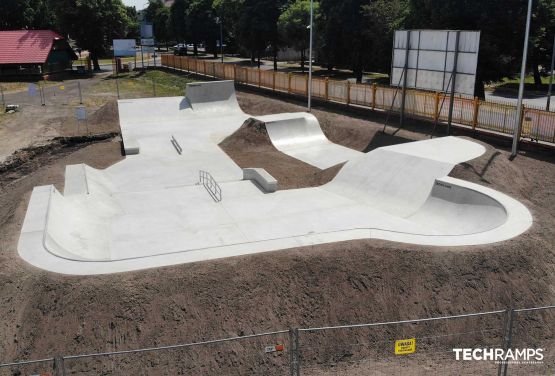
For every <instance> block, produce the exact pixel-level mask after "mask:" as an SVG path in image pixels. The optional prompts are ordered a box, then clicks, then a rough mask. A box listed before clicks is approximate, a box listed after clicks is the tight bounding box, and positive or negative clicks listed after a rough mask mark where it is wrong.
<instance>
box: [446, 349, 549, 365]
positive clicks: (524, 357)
mask: <svg viewBox="0 0 555 376" xmlns="http://www.w3.org/2000/svg"><path fill="white" fill-rule="evenodd" d="M544 350H545V349H539V348H538V349H532V348H523V349H506V350H505V349H500V348H475V349H472V348H459V349H453V352H454V353H455V360H462V361H469V360H470V361H472V360H473V361H494V362H495V364H543V358H544Z"/></svg>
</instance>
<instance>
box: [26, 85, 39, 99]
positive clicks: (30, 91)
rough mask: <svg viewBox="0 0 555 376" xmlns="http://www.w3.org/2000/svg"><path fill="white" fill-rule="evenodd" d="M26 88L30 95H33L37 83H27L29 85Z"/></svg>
mask: <svg viewBox="0 0 555 376" xmlns="http://www.w3.org/2000/svg"><path fill="white" fill-rule="evenodd" d="M27 90H28V92H29V95H30V96H32V97H34V96H35V95H37V85H35V84H29V87H28V89H27Z"/></svg>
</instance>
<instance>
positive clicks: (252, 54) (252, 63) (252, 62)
mask: <svg viewBox="0 0 555 376" xmlns="http://www.w3.org/2000/svg"><path fill="white" fill-rule="evenodd" d="M255 62H256V60H255V57H254V50H253V51H251V67H252V66H253V65H254V63H255Z"/></svg>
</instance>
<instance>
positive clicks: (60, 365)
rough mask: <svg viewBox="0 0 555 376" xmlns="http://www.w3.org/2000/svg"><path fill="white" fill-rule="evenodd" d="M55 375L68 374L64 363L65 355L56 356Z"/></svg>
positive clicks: (63, 375) (62, 375) (64, 375)
mask: <svg viewBox="0 0 555 376" xmlns="http://www.w3.org/2000/svg"><path fill="white" fill-rule="evenodd" d="M53 370H54V376H66V368H65V365H64V357H63V356H58V357H55V358H54V367H53Z"/></svg>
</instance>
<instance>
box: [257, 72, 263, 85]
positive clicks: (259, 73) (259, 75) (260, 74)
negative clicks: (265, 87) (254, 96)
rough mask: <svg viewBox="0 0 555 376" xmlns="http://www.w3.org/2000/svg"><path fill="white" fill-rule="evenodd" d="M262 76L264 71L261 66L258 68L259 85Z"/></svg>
mask: <svg viewBox="0 0 555 376" xmlns="http://www.w3.org/2000/svg"><path fill="white" fill-rule="evenodd" d="M261 76H262V71H261V70H260V68H258V87H260V81H261Z"/></svg>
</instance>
